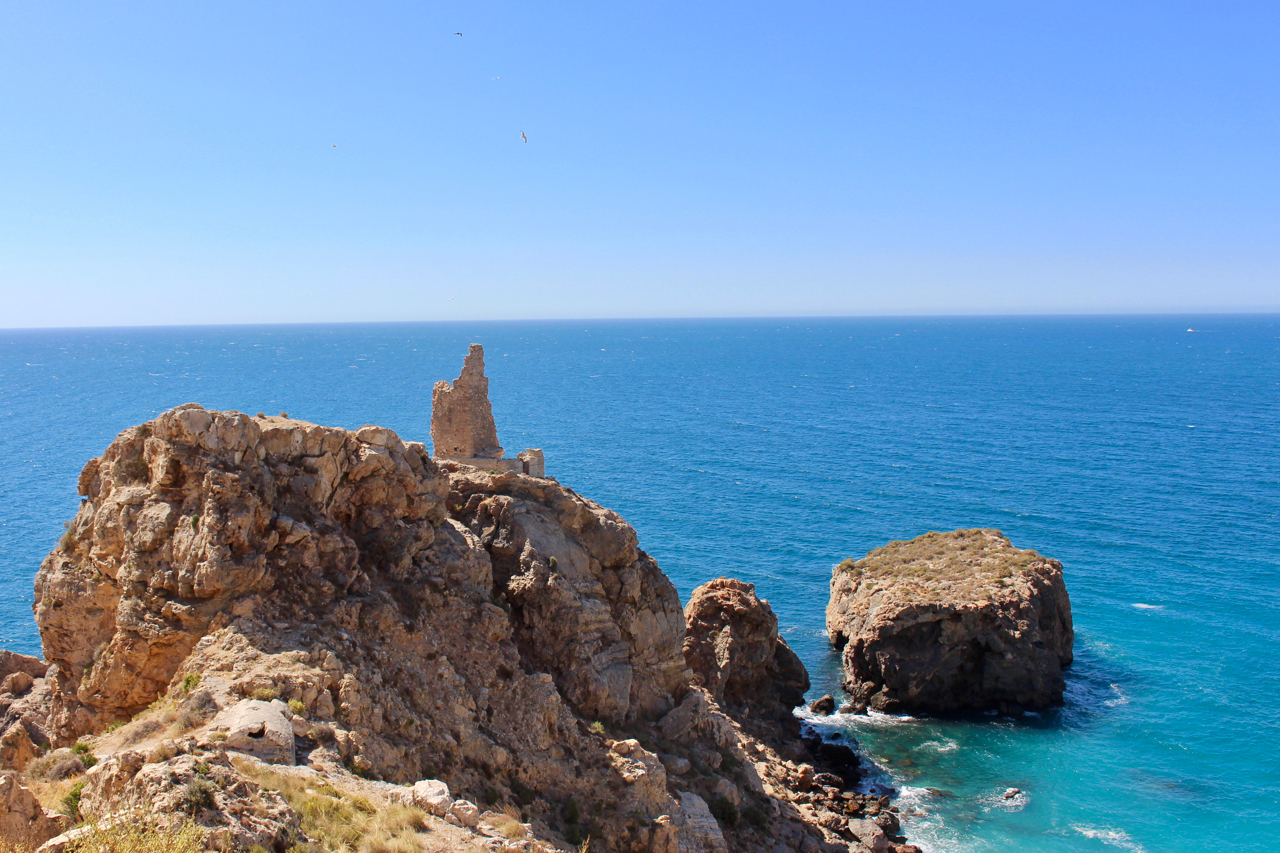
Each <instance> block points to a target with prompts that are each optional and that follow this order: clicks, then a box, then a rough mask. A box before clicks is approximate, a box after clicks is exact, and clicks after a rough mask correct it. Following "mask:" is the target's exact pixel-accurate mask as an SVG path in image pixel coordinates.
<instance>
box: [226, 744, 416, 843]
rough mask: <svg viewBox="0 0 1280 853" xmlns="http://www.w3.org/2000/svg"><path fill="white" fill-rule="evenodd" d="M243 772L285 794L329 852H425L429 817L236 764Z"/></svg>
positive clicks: (304, 826) (305, 829)
mask: <svg viewBox="0 0 1280 853" xmlns="http://www.w3.org/2000/svg"><path fill="white" fill-rule="evenodd" d="M234 763H235V767H236V769H237V770H238V771H240V773H242V774H243V775H245V776H247V777H248V778H250V779H253V780H254V781H255V782H257V783H258V784H259V785H261V786H262V787H263V788H266V789H267V790H271V791H279V792H280V794H281V795H282V796H283V797H284V798H285V800H287V801H288V803H289V805H290V806H292V807H293V809H294V811H296V812H297V813H298V816H299V817H300V818H301V819H302V831H303V832H305V833H306V834H307V836H309V837H310V838H314V839H316V840H317V841H318V842H320V844H322V845H323V847H324V849H325V851H327V853H421V851H422V850H423V849H424V848H423V846H422V838H421V836H420V833H419V830H421V829H422V826H423V821H424V819H425V817H426V812H424V811H422V810H421V809H417V808H413V807H411V806H405V805H401V804H399V803H393V804H392V805H389V806H387V807H386V808H383V809H379V808H377V807H376V806H374V805H373V804H372V803H370V802H369V801H368V800H366V799H364V798H363V797H349V796H343V795H342V794H341V793H340V792H339V791H338V790H337V789H336V788H334V787H332V786H330V785H326V784H323V783H317V782H315V781H313V780H307V779H300V778H298V777H295V776H290V775H287V774H284V773H276V772H274V771H271V770H266V769H264V768H261V767H257V766H255V765H253V764H250V763H249V762H241V761H235V762H234Z"/></svg>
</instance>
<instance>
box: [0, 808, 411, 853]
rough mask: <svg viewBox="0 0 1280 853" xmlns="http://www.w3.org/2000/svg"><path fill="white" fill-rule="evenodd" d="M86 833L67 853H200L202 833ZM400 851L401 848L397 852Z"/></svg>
mask: <svg viewBox="0 0 1280 853" xmlns="http://www.w3.org/2000/svg"><path fill="white" fill-rule="evenodd" d="M85 828H86V829H87V830H88V832H87V833H86V834H85V835H84V836H83V837H81V838H79V839H77V840H76V841H74V842H72V844H70V845H68V847H67V853H202V851H203V850H204V833H203V832H202V831H201V829H200V827H198V826H196V825H195V824H194V823H192V822H191V821H183V822H182V823H180V824H177V825H174V826H171V827H167V828H164V827H161V826H159V825H158V824H156V823H155V822H154V821H153V820H150V819H147V818H141V817H140V818H138V819H136V820H118V821H114V822H112V823H101V824H98V823H91V824H87V825H86V827H85ZM34 849H35V848H34V846H33V845H31V844H28V843H25V842H22V841H13V840H9V839H3V838H0V853H32V851H33V850H34ZM396 853H400V851H396Z"/></svg>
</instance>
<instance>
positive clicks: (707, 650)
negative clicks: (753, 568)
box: [684, 578, 809, 731]
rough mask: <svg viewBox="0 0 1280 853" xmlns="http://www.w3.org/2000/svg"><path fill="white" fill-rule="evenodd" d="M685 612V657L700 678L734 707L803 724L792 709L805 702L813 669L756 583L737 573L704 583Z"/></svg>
mask: <svg viewBox="0 0 1280 853" xmlns="http://www.w3.org/2000/svg"><path fill="white" fill-rule="evenodd" d="M684 617H685V624H686V626H687V630H688V633H687V636H686V637H685V641H684V658H685V661H686V662H687V663H688V665H689V668H690V669H692V670H693V674H694V681H695V683H697V684H699V685H700V686H702V687H705V688H706V689H707V691H708V692H709V693H710V694H711V696H712V698H713V699H715V701H716V702H718V703H720V704H722V705H725V706H726V707H727V708H728V709H730V711H731V713H732V711H733V709H740V713H743V714H750V715H753V716H758V717H764V718H769V719H775V720H785V721H788V722H789V723H791V724H792V725H797V726H798V724H796V723H795V722H794V721H795V717H794V716H793V714H792V709H794V708H795V707H796V706H797V705H801V704H803V703H804V694H805V691H807V690H808V689H809V673H808V672H807V671H806V670H805V668H804V664H803V663H801V662H800V658H798V657H797V656H796V653H795V652H793V651H791V647H790V646H788V645H787V642H786V640H784V639H782V638H781V637H780V636H778V617H776V616H774V614H773V609H772V608H771V607H769V602H767V601H765V600H763V599H761V598H759V597H758V596H757V595H756V588H755V584H751V583H744V582H742V581H740V580H734V579H733V578H717V579H716V580H713V581H710V582H709V583H706V584H703V585H702V586H700V587H698V588H697V589H695V590H694V591H693V594H692V595H690V597H689V603H688V604H687V605H685V608H684ZM796 731H798V727H797V728H796Z"/></svg>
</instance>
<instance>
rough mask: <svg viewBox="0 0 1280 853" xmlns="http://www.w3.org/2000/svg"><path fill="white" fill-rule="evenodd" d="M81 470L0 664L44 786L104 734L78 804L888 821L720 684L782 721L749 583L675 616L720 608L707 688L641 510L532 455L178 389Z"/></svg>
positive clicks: (448, 820)
mask: <svg viewBox="0 0 1280 853" xmlns="http://www.w3.org/2000/svg"><path fill="white" fill-rule="evenodd" d="M79 487H80V494H81V496H82V502H81V505H80V510H79V512H78V513H77V515H76V518H75V520H74V521H73V522H72V523H71V525H70V526H69V529H68V532H67V534H66V536H65V537H64V538H63V540H62V542H61V543H60V545H59V546H58V548H57V549H56V550H54V551H53V552H52V553H51V554H50V555H49V556H48V558H47V559H46V560H45V561H44V564H43V565H42V566H41V568H40V571H39V573H38V575H37V578H36V601H35V605H34V607H35V612H36V620H37V623H38V625H39V628H40V632H41V637H42V640H43V644H44V653H45V658H46V661H45V662H41V661H33V660H31V659H26V660H19V659H17V658H13V657H11V658H4V659H0V663H4V661H10V663H6V664H4V665H6V666H9V667H10V669H11V670H12V672H11V673H10V675H13V674H14V673H22V677H21V678H17V677H15V678H13V679H12V680H11V679H10V678H9V677H6V679H5V681H4V682H3V683H4V685H5V689H6V690H7V691H9V692H8V693H7V694H6V695H5V696H3V697H0V708H3V713H4V717H3V720H2V721H0V732H3V737H2V738H0V745H2V744H5V743H7V744H8V745H9V746H8V747H6V748H9V747H11V748H12V754H13V755H19V754H21V758H19V760H10V761H9V762H8V766H10V767H11V768H13V769H14V770H18V769H23V768H25V770H26V772H27V776H29V777H30V780H31V781H30V784H32V785H33V786H36V788H37V789H39V790H43V789H40V788H39V786H40V785H42V784H45V783H44V782H42V781H40V780H52V781H50V782H48V784H50V785H54V786H55V787H56V786H57V785H59V784H64V783H62V782H59V781H58V780H60V779H64V778H67V777H68V776H70V777H73V778H74V777H76V776H78V775H79V774H81V773H84V768H83V767H82V766H81V765H87V764H92V763H93V761H89V760H87V756H88V755H89V754H94V755H96V761H97V763H96V766H93V767H91V768H89V769H88V772H87V773H85V774H84V775H83V776H82V777H80V778H82V779H83V780H84V782H85V784H84V786H83V788H82V789H78V790H77V791H76V797H77V798H78V801H77V802H78V803H79V806H77V808H80V809H81V814H82V816H85V817H90V818H96V819H99V820H108V821H109V820H111V819H112V818H111V816H112V815H114V814H119V813H121V812H122V811H127V810H131V809H141V810H143V811H151V812H153V813H156V814H158V815H160V816H161V817H162V818H164V819H165V820H176V819H177V818H178V817H180V816H183V815H188V816H191V817H193V818H194V819H195V821H196V823H197V824H198V825H199V826H200V827H202V828H203V829H202V831H203V832H204V833H205V835H206V843H207V844H209V845H212V846H214V847H216V848H217V849H227V850H230V849H244V848H247V847H248V846H249V845H252V844H257V845H260V846H262V847H263V848H265V849H267V850H277V851H280V853H283V851H284V850H285V849H286V848H288V847H289V846H290V845H292V844H295V843H299V842H305V841H306V839H307V837H308V836H309V835H310V837H311V840H312V841H316V842H322V843H323V844H324V845H325V847H326V848H327V849H335V850H336V849H351V850H357V849H360V850H363V849H364V848H363V847H361V846H360V845H361V844H364V843H365V842H364V841H362V840H360V839H361V838H363V837H364V836H363V835H358V836H357V838H356V840H354V841H351V843H350V844H348V845H347V846H346V847H343V846H341V845H337V842H334V841H333V840H332V839H330V838H328V836H325V837H318V836H317V833H321V834H322V833H323V832H325V831H327V830H324V828H323V826H322V825H320V824H318V823H317V821H318V820H319V818H318V817H317V815H326V814H330V813H333V812H334V811H335V810H337V811H341V809H343V808H348V809H349V808H356V812H352V816H351V817H350V820H348V821H347V823H345V824H343V825H346V826H353V825H356V824H357V823H358V822H359V821H365V822H366V823H369V822H370V821H374V820H375V817H374V816H376V815H387V814H400V813H401V812H397V811H396V809H400V810H406V809H407V810H410V811H408V812H404V813H405V814H412V815H416V816H415V817H413V818H412V819H408V818H406V819H405V820H407V821H408V823H406V824H405V826H402V827H401V828H400V829H399V830H396V831H403V832H407V833H409V836H406V837H408V838H409V841H406V842H405V843H406V844H414V845H418V846H417V848H408V847H407V848H404V849H431V848H430V845H429V841H430V838H436V839H437V840H438V839H440V838H443V837H445V835H447V833H448V832H455V833H463V835H464V836H465V835H466V833H470V836H466V838H469V839H470V840H469V841H467V840H465V839H464V838H462V837H461V836H460V838H459V840H458V841H457V842H456V843H455V846H453V847H450V848H443V847H442V848H438V849H465V847H463V846H458V845H461V844H463V843H464V841H465V843H467V844H474V845H479V846H477V848H476V849H511V850H533V849H556V848H558V849H568V848H569V847H576V845H577V844H578V843H579V842H580V841H582V840H583V839H584V838H586V837H588V836H590V838H591V839H592V844H591V850H592V851H594V853H603V852H604V851H637V852H638V851H645V853H696V851H747V850H774V849H778V850H802V851H806V853H812V852H813V851H818V850H831V851H835V850H864V849H888V848H887V847H886V845H887V844H888V843H889V842H888V841H887V840H886V836H885V830H886V829H887V830H888V831H889V832H896V831H897V824H896V818H894V817H892V812H890V811H888V810H887V808H884V806H885V805H887V804H879V803H877V804H876V806H877V811H878V812H880V811H882V812H883V814H884V815H885V817H884V818H882V819H881V823H883V824H884V826H883V827H881V826H880V825H879V824H874V825H868V824H866V822H865V821H861V820H858V818H860V817H861V816H864V814H865V810H866V807H867V805H868V804H867V803H866V802H864V801H863V800H860V799H856V798H854V797H853V795H850V796H849V797H845V796H844V793H845V792H844V788H845V787H847V785H848V781H847V780H845V779H842V778H840V777H838V776H837V775H834V774H830V773H824V770H823V764H822V761H823V759H822V758H821V757H818V758H814V757H813V756H810V755H809V754H808V753H806V752H805V751H804V748H803V747H802V746H801V745H799V744H798V742H796V741H795V739H794V738H790V737H789V736H788V735H787V733H785V732H783V731H781V730H780V729H778V728H777V727H773V728H770V727H768V726H766V727H764V728H760V727H759V726H757V725H756V723H755V719H754V717H752V715H751V714H749V713H744V711H743V708H742V707H740V708H739V711H738V712H737V713H736V716H735V714H730V713H726V712H725V710H724V709H722V706H721V705H720V703H719V701H718V700H717V697H719V698H721V699H723V700H724V701H725V703H726V705H727V706H730V708H731V709H732V707H733V706H734V705H735V704H738V705H742V706H750V705H751V703H749V702H747V701H746V700H747V699H748V698H749V696H750V694H749V693H747V692H745V691H748V690H758V691H759V697H758V698H759V701H760V706H761V708H765V709H767V715H766V716H772V717H777V716H778V715H779V710H780V709H785V707H786V706H787V705H788V703H790V702H792V701H794V700H795V699H796V696H797V693H798V692H802V690H803V687H802V686H801V685H803V684H807V675H804V673H803V667H802V666H799V662H798V661H797V660H795V659H794V655H790V656H788V654H787V653H786V652H789V650H786V649H785V644H783V643H781V641H779V640H777V628H776V620H773V621H772V623H771V624H770V620H771V619H772V614H771V613H768V614H767V617H766V616H763V615H761V614H760V613H759V612H758V611H759V604H760V602H759V600H758V599H755V597H754V594H748V593H747V592H743V591H742V590H738V589H736V588H734V590H733V591H732V592H729V591H728V590H729V588H728V587H726V588H725V592H724V594H725V595H727V596H728V597H729V598H728V599H726V600H725V601H724V605H725V606H724V607H720V608H719V610H718V609H717V607H713V606H709V605H708V606H699V607H698V608H695V609H694V617H693V618H694V619H695V622H696V623H697V624H696V627H695V632H694V634H691V636H695V635H697V634H698V633H700V632H702V631H704V628H705V630H712V628H711V627H710V626H719V628H718V630H719V633H718V634H717V638H718V639H716V640H714V641H713V642H712V645H713V646H714V647H715V648H716V649H720V648H721V647H723V648H724V649H725V650H726V651H725V655H722V656H721V657H723V660H721V659H720V657H717V659H716V660H717V662H716V671H717V673H718V674H717V675H716V676H715V678H714V679H712V680H713V681H714V682H715V683H711V681H708V680H707V676H708V675H709V674H710V670H709V669H699V672H700V673H701V683H702V684H703V685H705V686H706V687H707V688H709V690H710V691H711V692H708V689H704V687H703V686H700V685H699V684H695V678H694V674H693V671H692V670H691V669H690V666H689V664H688V663H687V662H686V656H690V658H691V659H692V660H693V661H694V663H695V665H697V666H698V667H702V662H703V661H704V660H705V655H703V654H702V653H701V652H699V651H698V649H699V648H700V645H699V642H700V641H699V642H694V643H693V645H692V646H689V647H686V645H685V639H686V627H685V619H684V614H683V613H682V611H681V607H680V602H679V599H678V597H677V595H676V591H675V588H674V587H673V586H672V584H671V582H670V581H669V580H668V579H667V578H666V576H665V575H663V573H662V572H661V570H660V569H659V568H658V566H657V564H656V563H655V562H654V561H653V560H652V559H651V558H650V557H649V556H648V555H647V554H645V553H644V552H643V551H642V550H641V549H640V548H639V546H638V544H637V538H636V534H635V531H634V530H632V529H631V527H630V526H629V525H627V524H626V523H625V522H624V521H623V520H622V519H621V518H619V517H618V516H617V515H616V514H614V513H612V512H610V511H608V510H606V509H604V508H602V507H600V506H598V505H597V504H594V503H592V502H591V501H588V500H586V499H584V498H582V497H580V496H579V495H577V494H575V493H574V492H573V491H572V490H571V489H568V488H565V487H563V486H560V485H559V484H557V483H556V482H555V481H553V480H549V479H541V478H534V477H529V476H526V475H522V474H513V473H501V474H495V473H486V472H484V471H481V470H478V469H475V468H471V467H468V466H466V465H461V464H457V463H450V462H441V463H437V461H435V460H433V459H432V458H431V457H430V456H429V455H428V454H427V452H426V449H425V448H424V447H423V445H421V444H418V443H415V442H404V441H402V440H401V439H400V438H399V437H398V436H396V435H395V433H393V432H391V431H390V430H387V429H383V428H380V427H374V426H366V427H363V428H361V429H359V430H355V431H347V430H342V429H335V428H328V427H322V426H317V425H314V424H309V423H305V422H302V421H296V420H290V419H287V418H283V417H281V418H268V417H256V418H254V417H249V416H246V415H243V414H240V413H237V412H210V411H206V410H204V409H202V408H200V407H199V406H196V405H186V406H181V407H179V408H177V409H174V410H172V411H170V412H166V413H165V414H163V415H161V416H160V417H158V418H156V419H155V420H154V421H151V422H150V423H147V424H143V425H142V426H139V427H135V428H132V429H130V430H126V431H125V432H124V433H121V435H120V436H119V437H118V438H117V439H116V440H115V441H114V442H112V444H111V446H110V447H108V448H107V450H106V452H105V453H104V454H103V455H102V457H101V458H99V459H94V460H92V461H90V462H89V464H88V465H86V466H85V468H84V471H83V473H82V474H81V477H80V483H79ZM744 586H745V585H744ZM717 594H718V595H719V593H717ZM729 599H732V600H734V601H738V600H739V599H740V601H738V604H741V605H742V606H738V605H737V604H733V603H732V601H730V600H729ZM691 606H692V605H691ZM765 610H767V605H765ZM730 612H732V614H734V615H729V613H730ZM719 638H727V639H725V640H724V641H723V642H721V640H720V639H719ZM784 650H785V651H784ZM717 654H719V652H717ZM14 661H16V663H15V662H14ZM762 666H763V668H762ZM24 667H25V668H24ZM748 710H749V707H748ZM77 742H78V743H77ZM72 745H76V746H77V751H74V752H73V751H72V750H69V749H67V748H66V747H69V746H72ZM27 753H30V754H29V755H28V754H27ZM37 755H39V758H35V756H37ZM3 757H4V756H3V755H0V759H3ZM33 758H35V760H34V761H33ZM22 759H25V761H23V760H22ZM20 765H22V767H20ZM415 783H416V784H415ZM406 786H411V787H406ZM433 786H434V787H433ZM59 790H60V789H59ZM317 798H319V800H317ZM459 798H461V799H459ZM18 799H22V798H18ZM22 801H23V802H24V803H25V802H26V800H25V799H23V800H22ZM321 801H323V802H321ZM352 803H355V806H352V805H351V804H352ZM344 804H345V805H344ZM361 804H364V805H361ZM370 804H372V805H370ZM365 806H368V807H369V808H368V809H365ZM370 810H371V811H370ZM27 812H28V814H27V821H28V823H38V822H39V821H38V820H37V818H38V817H39V818H40V819H44V818H45V817H47V815H45V814H44V813H41V814H40V815H36V814H35V812H34V811H32V810H31V809H27ZM357 812H358V814H357ZM482 812H484V814H482ZM360 815H365V816H364V817H361V816H360ZM371 815H373V816H371ZM850 815H853V816H854V817H855V823H856V826H855V825H854V824H851V823H850V822H849V817H850ZM357 819H358V820H357ZM397 819H399V818H397ZM415 821H416V822H417V823H415ZM486 821H487V822H486ZM513 821H514V825H513ZM402 822H403V821H402ZM410 824H412V826H411V825H410ZM361 825H363V824H361ZM369 825H370V826H372V824H371V823H370V824H369ZM40 826H41V830H40V832H41V833H42V834H44V835H48V834H49V832H50V831H52V830H53V829H55V828H57V827H56V826H55V825H54V824H49V823H47V822H46V823H41V824H40ZM500 826H501V827H505V828H503V829H501V831H499V829H497V827H500ZM406 827H408V828H406ZM415 827H416V828H415ZM427 830H431V831H432V832H435V833H437V835H435V836H431V835H430V833H429V832H427ZM379 831H381V830H379ZM369 833H373V830H372V829H370V830H369ZM415 833H417V834H415ZM440 833H445V835H440ZM428 836H430V838H429V837H428ZM369 837H373V835H371V834H370V835H369ZM415 839H416V840H415ZM51 843H52V844H53V845H54V847H57V845H59V844H64V843H65V841H56V842H51ZM343 843H344V844H345V843H346V842H343ZM451 843H453V842H451ZM335 845H337V846H335ZM423 845H427V846H423ZM366 846H367V845H366ZM315 849H320V848H318V847H317V848H315ZM370 849H372V848H370Z"/></svg>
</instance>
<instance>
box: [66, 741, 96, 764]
mask: <svg viewBox="0 0 1280 853" xmlns="http://www.w3.org/2000/svg"><path fill="white" fill-rule="evenodd" d="M71 751H72V752H73V753H75V755H76V758H79V759H80V763H81V764H82V765H84V769H85V770H88V769H89V768H90V767H92V766H93V765H95V764H97V763H98V759H97V758H96V757H95V756H94V754H93V752H92V751H91V750H90V749H89V744H87V743H77V744H76V745H75V746H73V747H71Z"/></svg>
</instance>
